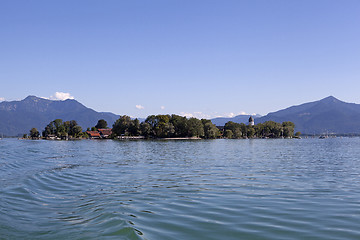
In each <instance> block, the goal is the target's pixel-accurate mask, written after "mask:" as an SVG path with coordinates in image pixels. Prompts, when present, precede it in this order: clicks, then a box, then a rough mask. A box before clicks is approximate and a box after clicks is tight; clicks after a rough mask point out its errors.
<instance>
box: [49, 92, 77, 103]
mask: <svg viewBox="0 0 360 240" xmlns="http://www.w3.org/2000/svg"><path fill="white" fill-rule="evenodd" d="M50 99H51V100H62V101H63V100H66V99H74V97H73V96H71V94H70V93H64V92H56V93H55V94H54V96H50Z"/></svg>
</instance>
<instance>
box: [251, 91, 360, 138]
mask: <svg viewBox="0 0 360 240" xmlns="http://www.w3.org/2000/svg"><path fill="white" fill-rule="evenodd" d="M270 120H271V121H275V122H283V121H291V122H293V123H294V124H295V131H300V132H301V133H305V134H324V133H334V134H346V133H360V104H355V103H346V102H343V101H340V100H338V99H336V98H335V97H333V96H329V97H327V98H324V99H322V100H319V101H315V102H309V103H305V104H301V105H298V106H292V107H289V108H286V109H283V110H280V111H277V112H273V113H269V114H268V115H266V116H264V117H261V118H258V119H256V120H255V123H261V122H265V121H270Z"/></svg>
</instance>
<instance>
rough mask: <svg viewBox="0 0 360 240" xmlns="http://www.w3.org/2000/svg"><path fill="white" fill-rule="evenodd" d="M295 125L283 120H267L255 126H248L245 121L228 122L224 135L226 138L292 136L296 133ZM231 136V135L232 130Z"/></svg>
mask: <svg viewBox="0 0 360 240" xmlns="http://www.w3.org/2000/svg"><path fill="white" fill-rule="evenodd" d="M294 128H295V125H294V123H292V122H283V123H282V124H280V123H277V122H274V121H267V122H264V123H259V124H257V125H255V126H246V125H245V124H243V123H234V122H231V121H230V122H227V123H226V124H225V126H224V137H226V138H254V137H256V138H280V137H285V138H288V137H292V136H293V135H294ZM228 130H230V131H231V136H232V137H230V132H228Z"/></svg>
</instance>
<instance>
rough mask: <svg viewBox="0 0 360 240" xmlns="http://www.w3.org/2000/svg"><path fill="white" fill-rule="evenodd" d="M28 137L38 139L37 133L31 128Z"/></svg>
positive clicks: (38, 134)
mask: <svg viewBox="0 0 360 240" xmlns="http://www.w3.org/2000/svg"><path fill="white" fill-rule="evenodd" d="M30 137H31V138H33V139H34V138H38V137H40V133H39V131H38V130H37V129H36V128H32V129H31V130H30Z"/></svg>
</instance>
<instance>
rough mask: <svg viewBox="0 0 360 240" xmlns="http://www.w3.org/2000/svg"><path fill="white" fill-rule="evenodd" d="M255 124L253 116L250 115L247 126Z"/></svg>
mask: <svg viewBox="0 0 360 240" xmlns="http://www.w3.org/2000/svg"><path fill="white" fill-rule="evenodd" d="M254 125H255V121H254V118H253V117H252V116H250V117H249V126H254Z"/></svg>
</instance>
